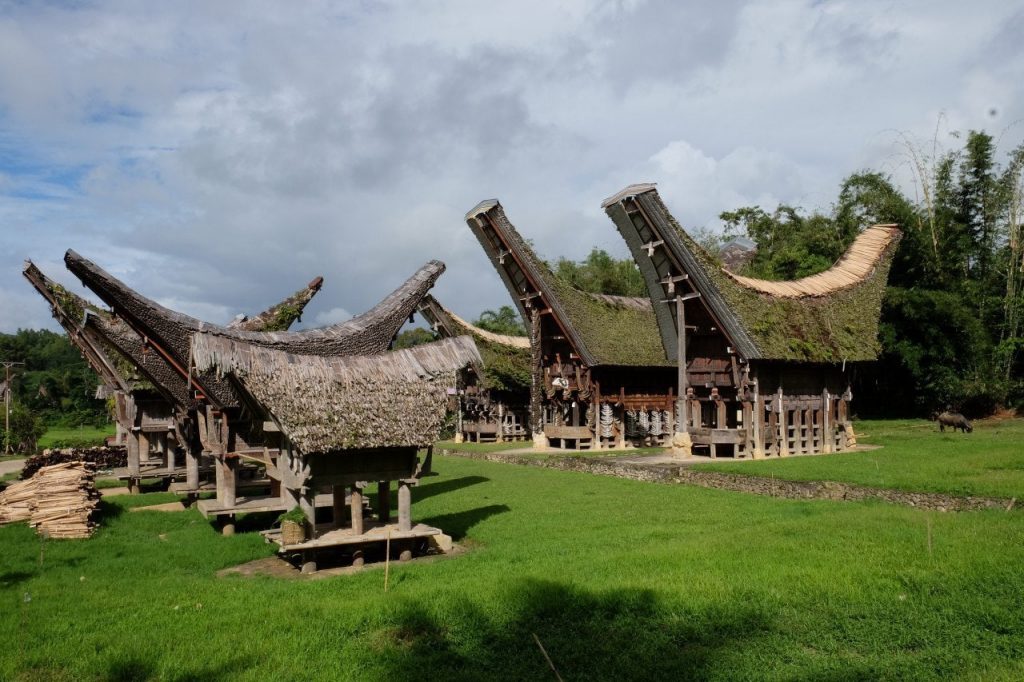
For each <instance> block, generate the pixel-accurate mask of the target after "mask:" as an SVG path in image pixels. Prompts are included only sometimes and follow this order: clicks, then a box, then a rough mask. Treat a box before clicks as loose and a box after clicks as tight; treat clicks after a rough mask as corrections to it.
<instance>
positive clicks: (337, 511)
mask: <svg viewBox="0 0 1024 682" xmlns="http://www.w3.org/2000/svg"><path fill="white" fill-rule="evenodd" d="M332 493H333V498H332V502H333V503H334V504H333V517H332V518H333V521H334V527H335V528H344V527H345V520H346V519H345V486H343V485H336V486H334V487H333V489H332Z"/></svg>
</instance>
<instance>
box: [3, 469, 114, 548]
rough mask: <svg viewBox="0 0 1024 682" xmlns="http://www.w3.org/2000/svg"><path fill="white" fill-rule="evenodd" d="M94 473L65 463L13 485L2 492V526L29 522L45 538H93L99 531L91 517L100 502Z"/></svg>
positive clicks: (42, 470) (40, 471) (41, 471)
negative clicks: (94, 481) (94, 532)
mask: <svg viewBox="0 0 1024 682" xmlns="http://www.w3.org/2000/svg"><path fill="white" fill-rule="evenodd" d="M93 471H94V467H93V465H92V464H89V463H87V462H65V463H63V464H54V465H52V466H45V467H43V468H41V469H39V471H38V472H36V474H35V475H34V476H33V477H32V478H30V479H29V480H27V481H20V482H18V483H14V484H12V485H11V486H10V487H9V488H7V489H6V490H4V491H3V492H0V524H3V523H16V522H18V521H28V524H29V525H30V526H32V527H33V528H35V529H36V532H38V533H39V534H40V535H42V536H44V537H49V538H87V537H89V536H90V535H92V531H93V529H94V528H95V527H96V524H95V523H94V522H93V521H92V520H91V519H90V517H91V516H92V513H93V510H95V509H96V505H97V503H98V502H99V499H100V495H99V493H98V492H97V491H96V486H95V484H94V483H93Z"/></svg>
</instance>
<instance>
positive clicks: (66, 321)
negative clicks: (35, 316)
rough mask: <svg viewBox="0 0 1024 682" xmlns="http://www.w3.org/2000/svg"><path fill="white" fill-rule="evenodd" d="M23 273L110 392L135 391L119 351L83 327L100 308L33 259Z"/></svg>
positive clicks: (26, 264) (130, 375)
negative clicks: (66, 287) (71, 289)
mask: <svg viewBox="0 0 1024 682" xmlns="http://www.w3.org/2000/svg"><path fill="white" fill-rule="evenodd" d="M22 274H23V275H24V276H25V279H27V280H28V281H29V283H30V284H32V286H33V287H34V288H35V290H36V291H38V292H39V294H40V295H41V296H42V297H43V298H44V299H46V301H47V303H49V304H50V311H51V312H52V313H53V317H54V319H55V320H57V322H58V323H59V324H60V326H61V327H63V328H64V331H66V332H67V334H68V339H69V340H70V341H71V343H72V345H74V346H75V347H76V348H78V350H79V351H80V352H81V353H82V357H84V358H85V361H86V362H87V363H88V364H89V367H91V368H92V370H93V371H94V372H96V374H97V375H99V378H100V382H101V383H102V384H103V385H104V386H105V387H106V388H107V389H109V390H110V391H117V390H121V391H129V390H131V388H132V385H133V377H132V373H131V372H126V371H125V370H126V369H127V368H125V367H124V366H123V365H119V362H118V360H119V359H120V358H118V357H117V354H116V352H115V351H113V349H112V348H111V347H110V345H109V343H107V342H105V341H104V340H103V339H102V338H101V337H99V336H98V335H97V334H95V333H90V331H89V330H86V329H84V328H83V326H82V322H83V321H84V319H85V313H86V311H87V310H89V311H96V310H95V308H94V307H93V306H92V305H90V304H89V302H88V301H86V300H85V299H83V298H81V297H80V296H78V295H76V294H74V293H73V292H70V291H68V290H67V289H65V288H64V287H63V286H61V285H60V284H58V283H57V282H55V281H54V280H52V279H50V278H49V277H47V276H46V275H45V274H43V272H42V271H41V270H40V269H39V268H38V267H36V265H35V263H33V262H32V261H25V267H24V269H23V270H22ZM96 312H97V313H99V311H96Z"/></svg>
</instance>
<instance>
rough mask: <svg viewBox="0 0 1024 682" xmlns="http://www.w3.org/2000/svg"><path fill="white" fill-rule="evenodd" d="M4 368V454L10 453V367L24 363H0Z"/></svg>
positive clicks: (6, 361)
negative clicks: (5, 376)
mask: <svg viewBox="0 0 1024 682" xmlns="http://www.w3.org/2000/svg"><path fill="white" fill-rule="evenodd" d="M0 364H2V365H3V366H4V371H5V372H6V375H7V378H6V379H5V381H4V453H5V454H6V453H9V452H10V451H11V437H10V433H11V367H14V366H15V365H24V364H25V363H24V362H11V361H8V360H5V361H3V362H0Z"/></svg>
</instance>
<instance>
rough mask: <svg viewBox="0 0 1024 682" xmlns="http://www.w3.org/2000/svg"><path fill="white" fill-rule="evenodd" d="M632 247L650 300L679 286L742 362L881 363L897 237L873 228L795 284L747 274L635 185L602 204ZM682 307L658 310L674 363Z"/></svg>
mask: <svg viewBox="0 0 1024 682" xmlns="http://www.w3.org/2000/svg"><path fill="white" fill-rule="evenodd" d="M602 206H603V207H604V209H605V212H606V213H607V214H608V216H609V217H610V218H611V219H612V221H613V222H614V223H615V225H616V227H617V228H618V230H619V232H620V234H622V237H623V239H625V241H626V244H627V245H628V246H629V249H630V251H631V252H632V254H633V258H634V259H635V260H636V262H637V265H638V266H639V267H640V272H641V274H643V276H644V280H645V281H646V283H647V290H648V293H649V295H650V298H651V300H652V301H657V300H664V299H665V298H672V297H673V296H674V295H675V292H673V291H672V288H673V287H674V285H675V283H676V282H684V284H683V285H682V286H683V287H684V289H686V290H690V291H691V293H693V294H696V295H697V296H698V300H697V301H695V302H692V303H690V304H689V305H702V306H704V308H705V310H706V311H707V312H708V313H709V314H710V315H711V317H712V319H714V320H715V321H716V322H717V326H718V327H719V328H720V329H721V330H722V332H723V333H724V334H725V335H726V338H727V340H728V342H729V344H730V346H732V347H733V348H734V349H735V350H736V351H737V353H739V355H740V356H741V357H742V358H747V359H761V360H787V361H798V362H843V361H847V360H849V361H867V360H874V359H876V358H877V357H878V352H879V350H880V347H879V343H878V320H879V316H880V314H881V307H882V297H883V295H884V293H885V285H886V280H887V278H888V275H889V268H890V266H891V265H892V259H893V257H894V255H895V252H896V247H897V244H898V242H899V239H900V236H901V233H900V231H899V230H898V229H896V227H895V226H893V225H877V226H874V227H871V228H868V229H867V230H865V231H864V233H863V234H862V235H861V236H860V237H859V238H858V239H856V240H855V241H854V243H853V244H852V245H851V246H850V248H849V249H848V250H847V252H846V254H844V255H843V257H842V258H840V259H839V260H838V261H837V262H836V264H835V265H834V266H833V267H832V268H830V269H828V270H826V271H825V272H821V273H818V274H816V275H812V276H810V277H804V278H802V279H799V280H794V281H789V282H771V281H766V280H758V279H753V278H749V277H741V276H739V275H736V274H734V273H731V272H729V271H727V270H725V269H723V268H722V267H721V264H720V263H718V262H717V261H716V260H715V259H714V258H712V257H711V256H710V255H709V254H708V253H707V252H706V251H705V250H704V249H703V248H702V247H701V246H700V245H699V244H697V242H696V241H694V239H693V238H692V237H690V235H688V234H687V233H686V232H685V231H684V230H683V229H682V227H680V225H679V223H678V222H676V219H675V218H674V217H673V216H672V214H671V213H670V212H669V210H668V208H667V207H666V206H665V204H664V203H663V202H662V200H661V197H660V196H659V195H658V191H657V189H656V188H655V186H654V185H653V184H650V183H646V184H640V185H630V186H629V187H627V188H625V189H624V190H622V191H621V192H619V193H617V194H615V195H614V196H612V197H609V198H608V199H607V200H605V202H604V203H603V204H602ZM675 309H676V306H659V307H657V308H656V309H655V314H656V318H657V322H658V327H659V329H660V332H661V340H662V345H663V347H664V348H665V352H666V355H668V357H670V358H671V359H673V360H675V358H676V350H675V349H676V347H677V338H676V334H677V322H676V320H675Z"/></svg>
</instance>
